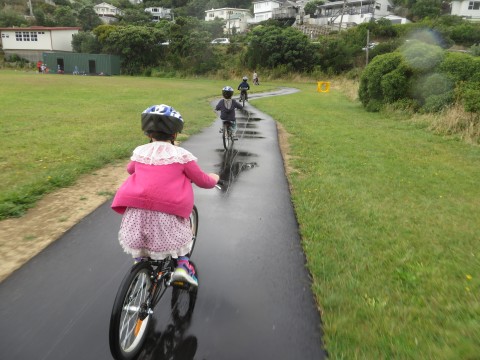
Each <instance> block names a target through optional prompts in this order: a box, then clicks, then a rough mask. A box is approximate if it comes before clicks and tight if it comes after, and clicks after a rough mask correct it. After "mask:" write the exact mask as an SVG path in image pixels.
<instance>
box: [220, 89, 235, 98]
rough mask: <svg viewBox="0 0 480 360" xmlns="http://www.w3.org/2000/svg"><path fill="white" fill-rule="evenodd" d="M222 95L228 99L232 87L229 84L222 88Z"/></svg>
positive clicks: (231, 93)
mask: <svg viewBox="0 0 480 360" xmlns="http://www.w3.org/2000/svg"><path fill="white" fill-rule="evenodd" d="M222 95H223V97H224V98H225V99H230V98H231V97H232V95H233V89H232V87H231V86H225V87H224V88H223V89H222Z"/></svg>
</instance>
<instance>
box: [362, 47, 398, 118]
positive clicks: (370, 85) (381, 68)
mask: <svg viewBox="0 0 480 360" xmlns="http://www.w3.org/2000/svg"><path fill="white" fill-rule="evenodd" d="M402 61H403V60H402V55H401V54H400V53H397V52H395V53H389V54H384V55H379V56H377V57H375V59H373V61H372V62H371V63H370V64H369V65H368V66H367V67H366V68H365V70H364V71H363V73H362V76H361V78H360V86H359V91H358V97H359V99H360V101H361V102H362V104H363V105H364V106H365V108H366V109H367V110H368V109H377V110H374V111H378V108H379V107H378V105H377V104H376V102H380V103H382V102H383V101H384V99H385V94H384V88H385V89H388V88H389V86H391V85H393V84H392V82H391V81H386V82H385V84H384V86H382V79H383V77H384V76H385V75H387V74H389V73H390V72H392V71H395V70H396V69H397V68H399V66H400V65H401V64H402ZM399 76H400V73H399V74H394V75H392V77H391V78H392V80H393V77H395V78H396V79H397V80H398V77H399ZM402 84H403V81H402ZM389 96H391V97H393V98H394V97H395V96H394V92H393V91H392V92H390V90H389ZM372 101H375V104H371V105H369V103H370V102H372Z"/></svg>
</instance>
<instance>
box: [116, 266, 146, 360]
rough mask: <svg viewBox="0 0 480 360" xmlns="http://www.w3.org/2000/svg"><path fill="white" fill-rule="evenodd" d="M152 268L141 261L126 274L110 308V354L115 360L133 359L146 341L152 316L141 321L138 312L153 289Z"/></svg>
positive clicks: (143, 306)
mask: <svg viewBox="0 0 480 360" xmlns="http://www.w3.org/2000/svg"><path fill="white" fill-rule="evenodd" d="M152 271H153V269H152V267H151V265H150V264H149V263H148V262H140V263H138V264H136V265H135V266H133V267H132V269H131V270H130V271H129V272H128V273H127V274H126V275H125V277H124V279H123V281H122V283H121V285H120V287H119V289H118V292H117V296H116V297H115V302H114V304H113V308H112V314H111V317H110V329H109V343H110V352H111V353H112V356H113V357H114V358H115V359H117V360H133V359H135V358H136V357H137V356H138V355H139V353H140V351H141V350H142V347H143V344H144V342H145V340H146V338H147V334H148V331H149V324H150V320H151V319H152V316H151V315H150V314H147V316H146V317H145V318H144V319H143V320H141V319H140V315H141V311H142V309H143V311H147V309H145V306H146V304H145V301H146V299H147V297H148V296H149V293H150V291H149V290H150V288H151V286H152V280H151V274H152Z"/></svg>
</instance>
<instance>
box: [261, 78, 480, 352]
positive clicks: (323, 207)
mask: <svg viewBox="0 0 480 360" xmlns="http://www.w3.org/2000/svg"><path fill="white" fill-rule="evenodd" d="M334 85H335V84H333V87H334ZM295 86H297V87H299V88H301V89H302V92H300V93H297V94H293V95H290V96H286V97H284V98H282V99H280V98H265V99H261V100H252V104H253V105H254V106H256V107H258V108H259V109H261V110H262V111H264V112H266V113H268V114H270V115H271V116H272V117H273V118H275V119H276V120H278V121H279V122H280V123H281V124H282V125H283V126H284V127H285V129H286V130H287V131H288V132H289V133H290V134H291V135H292V136H291V137H290V146H291V155H292V156H293V159H292V160H291V166H292V167H293V169H294V172H293V173H291V174H290V176H289V179H290V182H291V185H292V198H293V203H294V205H295V210H296V214H297V216H298V220H299V223H300V231H301V235H302V238H303V246H304V248H305V252H306V255H307V258H308V267H309V270H310V271H311V273H312V276H313V279H314V283H313V289H314V292H315V294H316V296H317V301H318V306H319V308H320V309H321V312H322V318H323V322H324V331H325V343H326V348H327V350H328V351H329V353H330V356H331V358H334V359H479V358H480V302H479V300H480V250H479V249H480V244H479V241H480V210H479V208H480V191H479V185H478V184H479V180H480V147H475V146H472V145H467V144H464V143H462V142H460V141H457V140H455V139H453V138H442V137H440V136H436V135H433V134H431V133H429V132H428V131H427V130H424V129H421V128H418V127H415V125H412V124H410V123H409V122H408V121H401V120H396V119H394V118H390V117H388V116H386V115H385V114H378V113H366V112H365V111H364V110H363V109H362V107H361V106H360V105H359V104H357V103H353V102H350V101H348V100H346V98H345V97H344V96H343V95H342V94H341V93H339V92H338V91H335V90H333V91H331V92H330V93H318V92H317V91H316V85H315V84H313V83H312V84H310V85H301V84H295Z"/></svg>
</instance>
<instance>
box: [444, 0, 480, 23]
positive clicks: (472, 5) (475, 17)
mask: <svg viewBox="0 0 480 360" xmlns="http://www.w3.org/2000/svg"><path fill="white" fill-rule="evenodd" d="M451 5H452V9H451V11H450V14H451V15H457V16H461V17H463V18H465V19H466V20H470V21H480V1H479V0H476V1H471V0H452V3H451Z"/></svg>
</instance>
